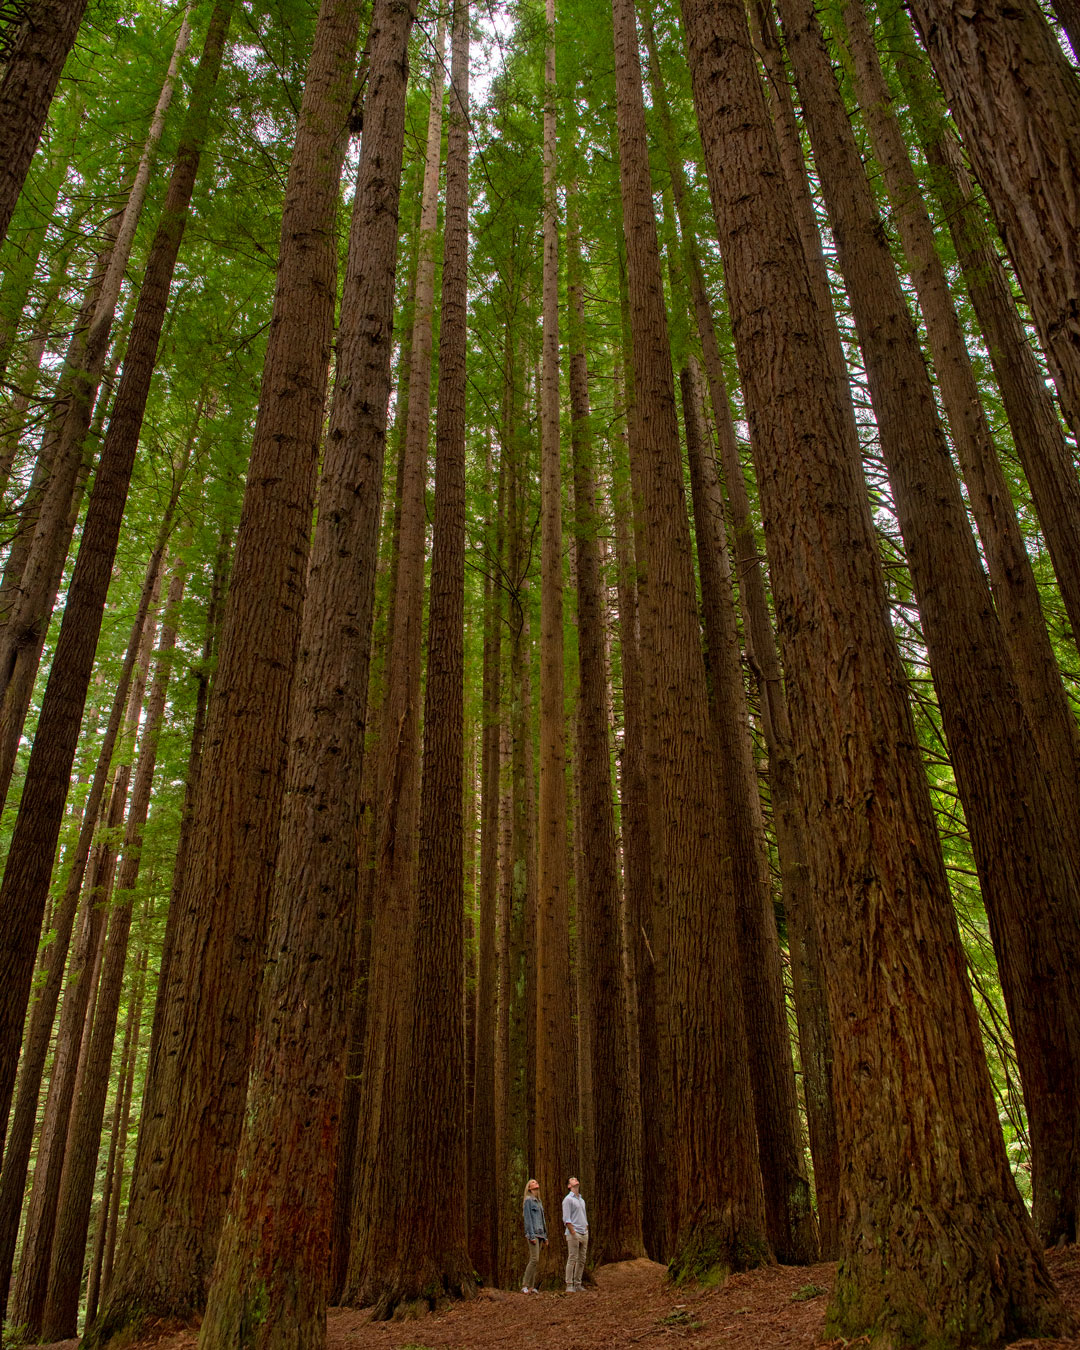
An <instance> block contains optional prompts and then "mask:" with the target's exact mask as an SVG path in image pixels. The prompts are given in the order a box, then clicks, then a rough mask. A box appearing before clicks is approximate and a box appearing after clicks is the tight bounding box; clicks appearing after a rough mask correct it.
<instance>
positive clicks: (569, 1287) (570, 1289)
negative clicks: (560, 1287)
mask: <svg viewBox="0 0 1080 1350" xmlns="http://www.w3.org/2000/svg"><path fill="white" fill-rule="evenodd" d="M566 1292H567V1293H568V1294H576V1293H577V1290H576V1289H575V1288H574V1286H573V1285H572V1284H568V1285H567V1286H566Z"/></svg>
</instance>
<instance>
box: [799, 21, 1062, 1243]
mask: <svg viewBox="0 0 1080 1350" xmlns="http://www.w3.org/2000/svg"><path fill="white" fill-rule="evenodd" d="M780 7H781V12H782V14H783V16H784V19H785V23H786V27H787V36H788V49H789V51H790V52H791V55H792V62H793V66H794V70H795V75H796V79H797V81H798V84H799V89H800V92H801V94H802V100H803V106H804V109H805V111H806V118H807V125H808V129H809V132H810V140H811V143H812V145H813V147H814V152H815V158H816V162H817V168H818V173H819V175H820V177H821V184H822V189H823V192H824V195H825V200H826V204H827V206H828V209H829V215H830V219H831V222H832V227H833V237H834V238H835V240H836V248H837V256H838V258H839V262H840V266H841V269H842V271H843V274H844V279H845V282H846V285H847V289H848V293H849V295H850V297H851V303H852V309H853V312H854V315H855V322H856V327H857V330H858V335H859V342H860V345H861V347H862V351H863V355H864V357H865V360H866V369H867V377H868V380H869V383H870V393H871V398H872V400H873V406H874V412H875V416H876V418H877V423H878V427H879V432H880V440H881V450H882V454H883V456H884V459H885V462H886V465H887V467H888V471H889V478H890V482H891V483H892V487H893V494H894V497H895V501H896V511H897V515H898V517H899V521H900V529H901V532H902V534H903V537H904V544H905V550H906V553H907V558H908V565H909V567H910V569H911V577H912V584H913V586H914V589H915V595H916V598H917V601H918V605H919V613H920V616H921V618H922V623H923V633H924V636H925V639H926V644H927V649H928V654H929V658H930V670H931V674H932V675H933V678H934V686H935V689H936V691H937V695H938V701H939V703H940V707H941V715H942V721H943V724H944V728H945V735H946V738H947V740H948V744H949V752H950V756H951V758H952V763H953V767H954V770H955V773H956V780H957V787H958V788H959V792H960V800H961V802H962V804H963V807H964V813H965V816H966V819H967V824H968V829H969V831H970V834H971V845H972V851H973V853H974V857H975V866H976V869H977V871H978V875H979V882H980V886H981V888H982V893H983V900H984V903H985V905H986V910H987V917H988V919H989V923H990V933H991V937H992V939H993V942H994V950H995V952H996V954H997V958H998V967H999V971H1000V975H1001V983H1002V993H1003V995H1004V998H1005V1004H1006V1007H1007V1008H1008V1012H1009V1019H1010V1022H1011V1025H1012V1030H1013V1036H1014V1039H1015V1042H1016V1052H1017V1060H1018V1063H1019V1066H1020V1074H1021V1077H1022V1079H1023V1082H1024V1096H1025V1103H1026V1105H1027V1111H1028V1124H1029V1128H1030V1135H1031V1151H1032V1190H1033V1193H1034V1212H1035V1217H1036V1226H1037V1228H1038V1229H1039V1231H1040V1233H1041V1234H1043V1236H1044V1237H1045V1238H1049V1239H1052V1240H1054V1241H1056V1240H1057V1238H1058V1237H1059V1236H1060V1235H1061V1234H1063V1233H1064V1234H1066V1235H1067V1236H1069V1237H1072V1236H1075V1233H1076V1223H1077V1216H1078V1206H1080V1153H1078V1149H1080V882H1078V870H1077V864H1076V853H1075V835H1074V832H1073V831H1072V830H1070V829H1069V828H1068V826H1067V824H1066V822H1067V821H1068V811H1067V807H1068V793H1067V789H1066V788H1060V789H1059V788H1058V786H1057V785H1056V784H1055V778H1054V775H1053V774H1052V772H1051V766H1050V765H1044V764H1043V763H1042V762H1041V761H1040V758H1039V754H1038V750H1037V748H1036V744H1035V740H1034V738H1033V736H1032V733H1031V730H1030V724H1029V720H1028V718H1027V717H1026V716H1025V710H1024V708H1023V705H1022V702H1021V698H1020V693H1019V690H1018V687H1017V684H1016V682H1015V679H1014V676H1013V670H1012V665H1011V663H1010V658H1009V653H1008V649H1007V647H1006V644H1005V638H1004V634H1003V632H1002V628H1001V625H1000V624H999V622H998V619H997V615H996V613H995V611H994V609H993V606H992V604H991V601H990V596H989V593H988V588H987V585H986V579H985V576H984V574H983V571H982V566H981V562H980V559H979V556H978V552H977V549H976V546H975V541H974V539H973V537H972V535H971V530H970V527H969V526H968V521H967V515H966V512H965V508H964V502H963V499H962V497H961V493H960V485H959V483H958V482H957V479H956V474H955V472H954V470H953V465H952V460H951V458H950V456H949V452H948V447H947V444H946V442H945V437H944V434H943V432H942V430H941V427H940V425H939V423H938V421H937V413H936V407H935V402H934V391H933V389H932V387H931V383H930V379H929V375H928V372H927V369H926V364H925V362H924V360H923V356H922V352H921V350H920V348H919V343H918V337H917V335H916V331H915V326H914V323H913V322H912V320H911V316H910V315H909V313H908V310H907V306H906V303H905V299H904V295H903V291H902V289H901V286H900V280H899V277H898V276H897V273H896V268H895V266H894V264H893V260H892V256H891V253H890V251H889V248H888V244H887V242H886V240H885V237H884V234H883V232H882V229H881V225H880V221H879V220H878V217H877V214H876V212H875V209H874V204H873V198H872V194H871V191H870V186H869V183H868V182H867V180H866V177H865V175H864V174H863V173H862V172H861V168H860V161H859V154H858V150H857V148H856V145H855V139H854V135H853V134H852V132H851V128H850V124H849V123H848V120H847V116H846V113H845V109H844V104H843V100H842V98H841V95H840V92H839V90H838V89H837V87H836V82H835V80H834V77H833V74H832V69H831V66H830V64H829V58H828V54H827V51H826V48H825V44H824V40H823V37H822V34H821V30H820V28H819V27H818V26H817V23H816V20H815V19H814V18H813V12H812V7H811V4H810V0H780ZM1062 805H1064V806H1065V808H1066V809H1065V810H1064V811H1063V810H1062Z"/></svg>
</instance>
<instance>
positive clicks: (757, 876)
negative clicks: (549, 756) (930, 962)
mask: <svg viewBox="0 0 1080 1350" xmlns="http://www.w3.org/2000/svg"><path fill="white" fill-rule="evenodd" d="M681 383H682V396H683V425H684V426H685V428H686V450H687V459H688V461H689V468H690V487H691V494H692V499H693V507H694V528H695V533H696V536H697V555H698V575H699V577H700V579H701V604H702V611H703V617H704V626H705V642H706V648H707V651H708V659H709V671H710V674H711V676H712V707H713V722H714V725H715V728H716V740H717V744H718V748H719V754H718V760H717V764H718V768H717V774H718V777H719V780H720V789H721V796H722V800H723V809H724V816H725V819H726V820H727V821H728V822H729V833H730V838H731V860H732V862H731V866H732V876H733V880H734V882H735V887H736V895H737V897H738V909H737V914H738V922H739V956H740V968H741V974H742V990H743V1007H744V1010H745V1016H746V1036H747V1042H748V1049H749V1053H750V1079H751V1082H752V1084H753V1089H754V1118H755V1120H756V1122H757V1134H758V1149H759V1152H760V1156H761V1178H762V1183H763V1186H764V1190H765V1219H766V1223H767V1225H768V1234H769V1240H770V1242H771V1243H772V1246H773V1250H774V1251H775V1252H776V1255H777V1258H778V1259H779V1260H781V1261H783V1262H784V1263H785V1264H786V1265H809V1264H810V1263H811V1262H813V1261H815V1260H817V1254H818V1240H817V1226H816V1224H815V1222H814V1210H813V1206H812V1204H811V1200H810V1182H809V1179H808V1177H807V1175H806V1155H805V1145H804V1143H803V1137H802V1127H801V1125H800V1122H799V1103H798V1097H797V1094H796V1091H795V1067H794V1064H793V1062H792V1057H791V1034H790V1032H789V1030H788V1013H787V1003H786V1000H785V998H784V976H783V967H782V961H781V954H780V937H779V934H778V933H777V931H776V919H775V916H774V914H773V906H772V894H771V890H770V887H769V874H768V860H767V857H766V853H765V828H764V824H763V822H762V819H761V804H760V800H759V798H758V786H757V773H756V770H755V767H754V756H753V747H752V745H751V742H750V724H749V719H748V714H747V705H746V691H745V689H744V687H743V682H742V669H741V666H740V660H739V634H738V626H737V624H736V622H735V599H734V596H733V594H732V589H731V573H730V570H729V567H728V562H727V539H726V537H725V531H724V516H723V501H722V499H721V496H720V485H719V482H718V479H717V473H716V464H715V462H714V460H713V458H712V447H711V445H710V444H709V443H708V432H707V429H706V425H705V416H704V408H703V405H702V396H703V391H702V389H701V374H700V368H699V366H698V364H697V360H696V358H694V357H693V356H691V357H690V358H689V361H688V364H687V366H686V368H685V369H684V370H683V372H682V375H681ZM718 415H719V416H721V417H722V416H723V415H724V409H721V410H720V412H719V414H718Z"/></svg>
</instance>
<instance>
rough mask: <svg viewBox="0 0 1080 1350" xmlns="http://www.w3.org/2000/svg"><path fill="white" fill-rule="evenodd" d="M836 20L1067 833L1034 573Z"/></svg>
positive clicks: (850, 12) (1052, 667)
mask: <svg viewBox="0 0 1080 1350" xmlns="http://www.w3.org/2000/svg"><path fill="white" fill-rule="evenodd" d="M844 23H845V25H846V27H847V34H848V40H849V44H850V47H851V52H852V55H853V57H854V66H855V81H856V91H857V93H858V98H859V102H860V104H861V106H862V108H863V113H864V116H865V118H866V122H867V125H868V127H869V130H870V137H871V141H872V143H873V146H874V154H875V156H876V158H877V160H878V163H879V164H880V165H881V167H882V171H883V173H884V176H885V183H886V187H887V189H888V193H889V198H890V200H891V202H892V204H893V218H894V220H895V221H896V224H897V227H898V229H899V232H900V239H901V242H902V243H903V246H904V254H905V261H906V263H907V267H908V269H909V271H910V273H911V279H912V282H913V283H914V286H915V292H916V295H917V296H918V298H919V307H920V309H921V311H922V316H923V322H924V323H925V325H926V336H927V341H928V344H929V347H930V352H931V355H932V356H933V360H934V368H935V370H936V371H937V376H938V392H939V394H940V397H941V402H942V406H943V408H944V410H945V416H946V417H947V418H948V422H949V429H950V431H951V432H952V441H953V445H954V446H955V448H956V453H957V457H958V459H959V461H960V468H961V472H962V473H963V476H964V482H965V484H966V485H967V489H968V500H969V502H970V504H971V510H972V514H973V515H974V517H975V522H976V525H977V527H978V531H979V539H980V540H981V542H982V547H983V552H984V554H985V557H986V566H987V572H988V573H989V576H990V586H991V590H992V593H993V596H994V604H995V608H996V609H997V611H998V614H999V615H1000V617H1001V627H1002V632H1003V634H1004V636H1005V640H1006V642H1007V644H1008V647H1009V654H1010V656H1011V657H1012V664H1013V670H1014V671H1015V673H1016V683H1017V686H1018V689H1019V691H1020V695H1021V697H1022V698H1023V700H1024V705H1025V709H1026V711H1027V715H1028V722H1029V724H1030V726H1031V731H1032V735H1033V736H1034V738H1035V742H1036V744H1037V745H1038V748H1039V754H1040V755H1041V757H1042V760H1043V763H1044V764H1045V766H1046V771H1047V776H1048V777H1049V778H1050V780H1051V783H1052V784H1053V789H1052V790H1053V793H1054V796H1055V798H1056V800H1057V804H1058V809H1059V812H1060V815H1061V819H1062V823H1063V825H1064V826H1065V828H1066V830H1068V831H1070V832H1072V831H1075V830H1080V773H1078V769H1080V732H1078V729H1077V725H1076V719H1075V717H1074V715H1073V711H1072V709H1071V707H1070V706H1069V702H1068V699H1067V697H1066V694H1065V689H1064V686H1063V685H1062V682H1061V672H1060V671H1059V670H1058V666H1057V658H1056V657H1055V655H1054V649H1053V647H1052V646H1051V643H1050V636H1049V634H1048V633H1047V631H1046V622H1045V620H1044V619H1043V614H1042V609H1041V607H1040V604H1039V591H1038V586H1037V584H1036V581H1035V573H1034V571H1033V569H1032V566H1031V560H1030V558H1029V557H1028V555H1027V551H1026V549H1025V547H1024V538H1023V535H1022V534H1021V531H1020V522H1019V520H1018V519H1017V515H1016V508H1015V506H1014V505H1013V500H1012V496H1011V494H1010V491H1009V485H1008V483H1007V482H1006V481H1005V474H1004V471H1003V469H1002V467H1001V463H1000V461H999V459H998V455H997V447H996V446H995V444H994V439H993V436H992V434H991V431H990V423H989V420H988V418H987V415H986V412H985V410H984V408H983V405H982V399H981V396H980V393H979V388H978V385H977V384H976V382H975V372H974V370H973V369H972V366H971V357H970V356H969V354H968V350H967V346H966V345H965V342H964V334H963V331H962V329H961V327H960V320H959V318H958V316H957V313H956V307H955V306H954V304H953V301H952V296H951V294H950V292H949V283H948V281H947V279H946V276H945V268H944V265H943V264H942V261H941V257H940V255H939V254H938V251H937V241H936V240H935V238H934V227H933V224H932V222H931V220H930V214H929V212H928V211H927V209H926V203H925V202H924V201H923V198H922V194H921V192H920V190H919V184H918V181H917V179H916V177H915V170H914V168H913V166H912V163H911V160H910V158H909V156H908V151H907V147H906V146H905V144H904V139H903V135H902V133H901V130H900V126H899V123H898V122H897V120H896V117H895V116H894V115H893V113H892V110H891V106H890V105H891V96H890V94H889V90H888V86H887V85H886V83H885V79H884V76H883V74H882V71H881V64H880V61H879V59H878V54H877V50H876V48H875V46H874V38H873V33H872V31H871V28H870V23H869V20H868V18H867V15H866V11H865V9H864V8H863V5H862V3H861V0H848V2H847V4H846V5H845V8H844ZM1073 477H1074V481H1075V475H1074V476H1073Z"/></svg>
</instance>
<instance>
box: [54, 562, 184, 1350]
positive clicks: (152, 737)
mask: <svg viewBox="0 0 1080 1350" xmlns="http://www.w3.org/2000/svg"><path fill="white" fill-rule="evenodd" d="M186 580H187V565H186V563H185V562H183V561H181V562H179V563H178V564H177V565H176V567H175V568H174V570H173V575H172V578H171V580H170V582H169V591H168V595H167V597H166V601H165V612H164V614H163V616H162V623H161V639H160V642H159V645H158V650H157V656H156V667H155V671H154V680H153V684H152V686H151V689H150V696H149V698H148V699H147V703H146V716H145V718H144V720H143V724H142V732H141V736H140V742H139V754H138V761H137V765H136V769H135V774H134V779H133V782H132V787H131V801H130V803H129V805H128V812H127V820H126V822H125V825H124V842H123V853H122V857H121V859H120V864H119V867H118V868H117V871H116V883H115V891H116V898H115V900H114V902H113V904H112V905H111V906H110V909H109V935H108V938H107V939H106V943H105V954H104V958H103V962H102V970H101V985H100V988H99V990H98V999H97V1003H96V1005H95V1007H94V1029H93V1035H92V1037H91V1040H90V1047H89V1053H88V1056H87V1063H86V1072H85V1075H84V1089H83V1091H82V1092H81V1093H80V1094H79V1098H78V1101H77V1103H76V1106H75V1110H74V1113H73V1115H72V1121H71V1129H70V1134H69V1138H68V1148H67V1154H66V1156H65V1159H64V1179H63V1183H62V1184H61V1188H60V1199H59V1204H58V1206H57V1220H56V1235H55V1237H54V1239H53V1247H52V1261H51V1267H50V1270H49V1293H48V1298H47V1299H46V1303H45V1313H44V1317H43V1319H42V1335H43V1336H44V1337H46V1338H47V1339H50V1340H54V1341H60V1340H65V1339H67V1338H68V1337H71V1336H74V1335H75V1334H76V1329H77V1322H78V1314H79V1301H80V1297H81V1291H82V1277H83V1263H84V1259H85V1255H86V1237H87V1231H88V1229H89V1226H90V1210H91V1206H92V1203H93V1194H94V1175H95V1172H96V1171H97V1160H98V1153H99V1151H100V1146H101V1127H102V1122H103V1120H104V1116H105V1100H106V1097H107V1095H108V1089H109V1064H110V1063H111V1061H112V1054H113V1042H114V1040H115V1039H116V1019H117V1014H118V1012H119V1008H120V997H121V994H122V993H123V987H124V968H125V965H126V963H127V949H128V938H129V935H130V933H131V916H132V906H133V903H134V892H135V886H136V884H137V882H138V879H139V867H140V864H141V861H142V832H143V829H144V828H145V826H146V818H147V814H148V812H149V809H150V792H151V789H152V787H153V783H154V771H155V769H156V767H157V745H158V737H159V734H160V731H161V724H162V720H163V717H164V714H165V698H166V695H167V693H168V687H169V676H170V674H171V671H172V654H173V650H174V648H175V646H176V624H177V611H178V608H179V605H180V600H181V598H182V596H183V593H184V585H185V582H186Z"/></svg>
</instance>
